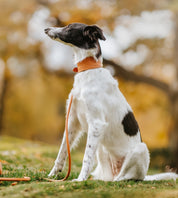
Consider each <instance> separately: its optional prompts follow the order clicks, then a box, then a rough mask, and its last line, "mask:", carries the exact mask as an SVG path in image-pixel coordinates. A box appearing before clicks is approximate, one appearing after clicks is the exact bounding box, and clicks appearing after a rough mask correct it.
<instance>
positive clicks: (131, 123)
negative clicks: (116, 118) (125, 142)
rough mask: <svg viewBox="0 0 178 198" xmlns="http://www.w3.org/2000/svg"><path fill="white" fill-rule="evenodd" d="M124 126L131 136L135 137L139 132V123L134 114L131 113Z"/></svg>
mask: <svg viewBox="0 0 178 198" xmlns="http://www.w3.org/2000/svg"><path fill="white" fill-rule="evenodd" d="M122 125H123V127H124V132H125V133H126V134H127V135H129V136H134V135H136V134H137V132H138V131H139V127H138V123H137V121H136V120H135V117H134V114H133V113H132V112H130V111H129V112H128V113H127V114H126V115H125V117H124V119H123V120H122Z"/></svg>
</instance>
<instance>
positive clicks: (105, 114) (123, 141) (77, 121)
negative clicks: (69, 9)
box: [45, 23, 178, 181]
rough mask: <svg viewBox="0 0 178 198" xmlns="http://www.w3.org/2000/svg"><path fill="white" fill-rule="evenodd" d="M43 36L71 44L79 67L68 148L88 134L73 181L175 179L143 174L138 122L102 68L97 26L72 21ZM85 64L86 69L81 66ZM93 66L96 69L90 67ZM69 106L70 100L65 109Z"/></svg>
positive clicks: (61, 156) (144, 152)
mask: <svg viewBox="0 0 178 198" xmlns="http://www.w3.org/2000/svg"><path fill="white" fill-rule="evenodd" d="M45 33H46V34H47V35H48V36H49V37H50V38H51V39H53V40H56V41H59V42H61V43H63V44H65V45H69V46H71V47H72V48H73V51H74V64H75V65H78V68H75V69H79V66H81V65H82V67H83V69H82V70H81V71H80V72H79V73H77V74H76V75H75V79H74V85H73V89H72V91H71V93H70V94H69V99H70V98H71V96H73V102H72V105H71V110H70V116H69V125H68V127H69V143H70V145H71V147H73V146H74V145H75V143H76V142H77V141H78V140H79V138H80V137H81V135H82V134H83V133H87V143H86V148H85V153H84V158H83V164H82V169H81V172H80V174H79V176H78V178H77V179H74V181H84V180H87V178H88V177H89V175H90V174H91V175H92V177H93V179H95V180H104V181H122V180H162V179H174V180H176V178H178V175H177V174H175V173H163V174H157V175H153V176H146V175H147V171H148V168H149V163H150V157H149V151H148V148H147V145H146V144H145V143H144V142H142V139H141V135H140V130H139V126H138V123H137V121H136V119H135V117H134V114H133V111H132V108H131V107H130V105H129V104H128V103H127V101H126V99H125V97H124V96H123V94H122V93H121V91H120V90H119V88H118V82H117V81H116V80H115V79H114V78H113V77H112V75H111V74H110V72H109V71H108V70H107V69H105V68H103V67H102V53H101V48H100V44H99V40H103V41H104V40H105V39H106V38H105V36H104V34H103V31H102V30H101V29H100V28H99V27H98V26H96V25H86V24H82V23H72V24H69V25H67V26H65V27H60V28H58V27H49V28H46V29H45ZM87 59H90V61H88V60H87ZM86 60H87V61H86ZM85 63H87V64H89V65H88V66H89V68H85ZM95 64H96V65H97V67H94V68H93V67H92V65H95ZM80 69H81V68H80ZM68 106H69V100H68V102H67V109H68ZM65 138H66V135H65V133H64V136H63V140H62V144H61V147H60V149H59V153H58V156H57V158H56V161H55V165H54V167H53V169H52V170H51V172H50V173H49V175H48V176H49V177H51V176H54V175H57V174H58V172H60V171H62V169H63V167H64V164H65V161H66V158H67V148H66V142H65ZM95 159H96V160H95ZM95 165H96V168H95V170H94V171H93V172H92V170H93V168H94V166H95ZM91 172H92V173H91Z"/></svg>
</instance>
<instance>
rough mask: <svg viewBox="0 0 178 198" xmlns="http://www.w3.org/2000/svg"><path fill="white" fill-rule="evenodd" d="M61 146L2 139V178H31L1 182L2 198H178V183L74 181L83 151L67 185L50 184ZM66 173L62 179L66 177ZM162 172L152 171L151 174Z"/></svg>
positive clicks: (75, 159)
mask: <svg viewBox="0 0 178 198" xmlns="http://www.w3.org/2000/svg"><path fill="white" fill-rule="evenodd" d="M58 149H59V147H58V146H53V145H48V144H44V143H40V142H31V141H26V140H19V139H16V138H9V137H1V138H0V160H1V162H2V164H3V175H2V177H24V176H28V177H31V181H29V182H19V183H17V184H16V185H14V186H12V182H1V183H0V197H5V198H11V197H18V198H21V197H29V198H31V197H35V198H36V197H45V198H46V197H47V198H48V197H62V198H63V197H65V198H68V197H74V198H75V197H76V198H78V197H79V198H80V197H84V198H87V197H107V198H108V197H114V198H115V197H121V198H122V197H130V198H134V197H149V198H150V197H163V198H164V197H165V198H167V197H170V198H172V197H173V198H174V197H175V198H176V197H178V182H177V183H176V182H174V181H154V182H143V181H142V182H141V181H139V182H135V181H127V182H126V181H124V182H103V181H92V180H90V179H89V180H87V181H84V182H71V180H72V179H73V178H77V176H78V174H79V171H80V168H81V165H82V156H83V151H81V150H80V151H78V152H73V153H72V173H71V175H70V177H69V179H68V180H67V181H65V182H59V183H51V182H47V181H46V180H45V178H46V177H47V175H48V173H49V171H50V169H51V168H52V165H53V163H54V160H55V157H56V155H57V152H58ZM66 171H67V167H66V169H65V171H64V172H62V173H60V174H59V175H58V177H57V178H58V179H61V178H63V177H64V176H65V173H66ZM154 172H159V170H150V171H149V174H151V173H154Z"/></svg>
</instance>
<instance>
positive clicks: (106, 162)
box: [91, 145, 114, 181]
mask: <svg viewBox="0 0 178 198" xmlns="http://www.w3.org/2000/svg"><path fill="white" fill-rule="evenodd" d="M96 155H97V166H96V168H95V170H94V171H93V172H92V173H91V175H92V176H93V179H94V180H103V181H112V180H113V178H114V175H113V171H112V160H111V157H110V154H109V152H108V151H107V150H106V149H105V147H104V146H102V145H99V147H98V149H97V153H96Z"/></svg>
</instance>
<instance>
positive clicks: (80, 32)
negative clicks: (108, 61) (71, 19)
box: [45, 23, 106, 49]
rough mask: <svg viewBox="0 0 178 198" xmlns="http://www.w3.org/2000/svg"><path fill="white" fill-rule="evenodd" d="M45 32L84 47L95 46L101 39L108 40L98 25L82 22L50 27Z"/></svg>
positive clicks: (68, 43)
mask: <svg viewBox="0 0 178 198" xmlns="http://www.w3.org/2000/svg"><path fill="white" fill-rule="evenodd" d="M45 33H46V34H47V35H48V36H49V37H50V38H52V39H54V40H57V41H59V42H62V43H64V44H67V45H71V46H76V47H79V48H82V49H92V48H95V47H96V43H97V42H98V40H99V39H100V40H106V39H105V37H104V35H103V32H102V30H101V29H100V28H99V27H98V26H96V25H85V24H82V23H72V24H69V25H68V26H65V27H62V28H57V27H49V28H46V29H45Z"/></svg>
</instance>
